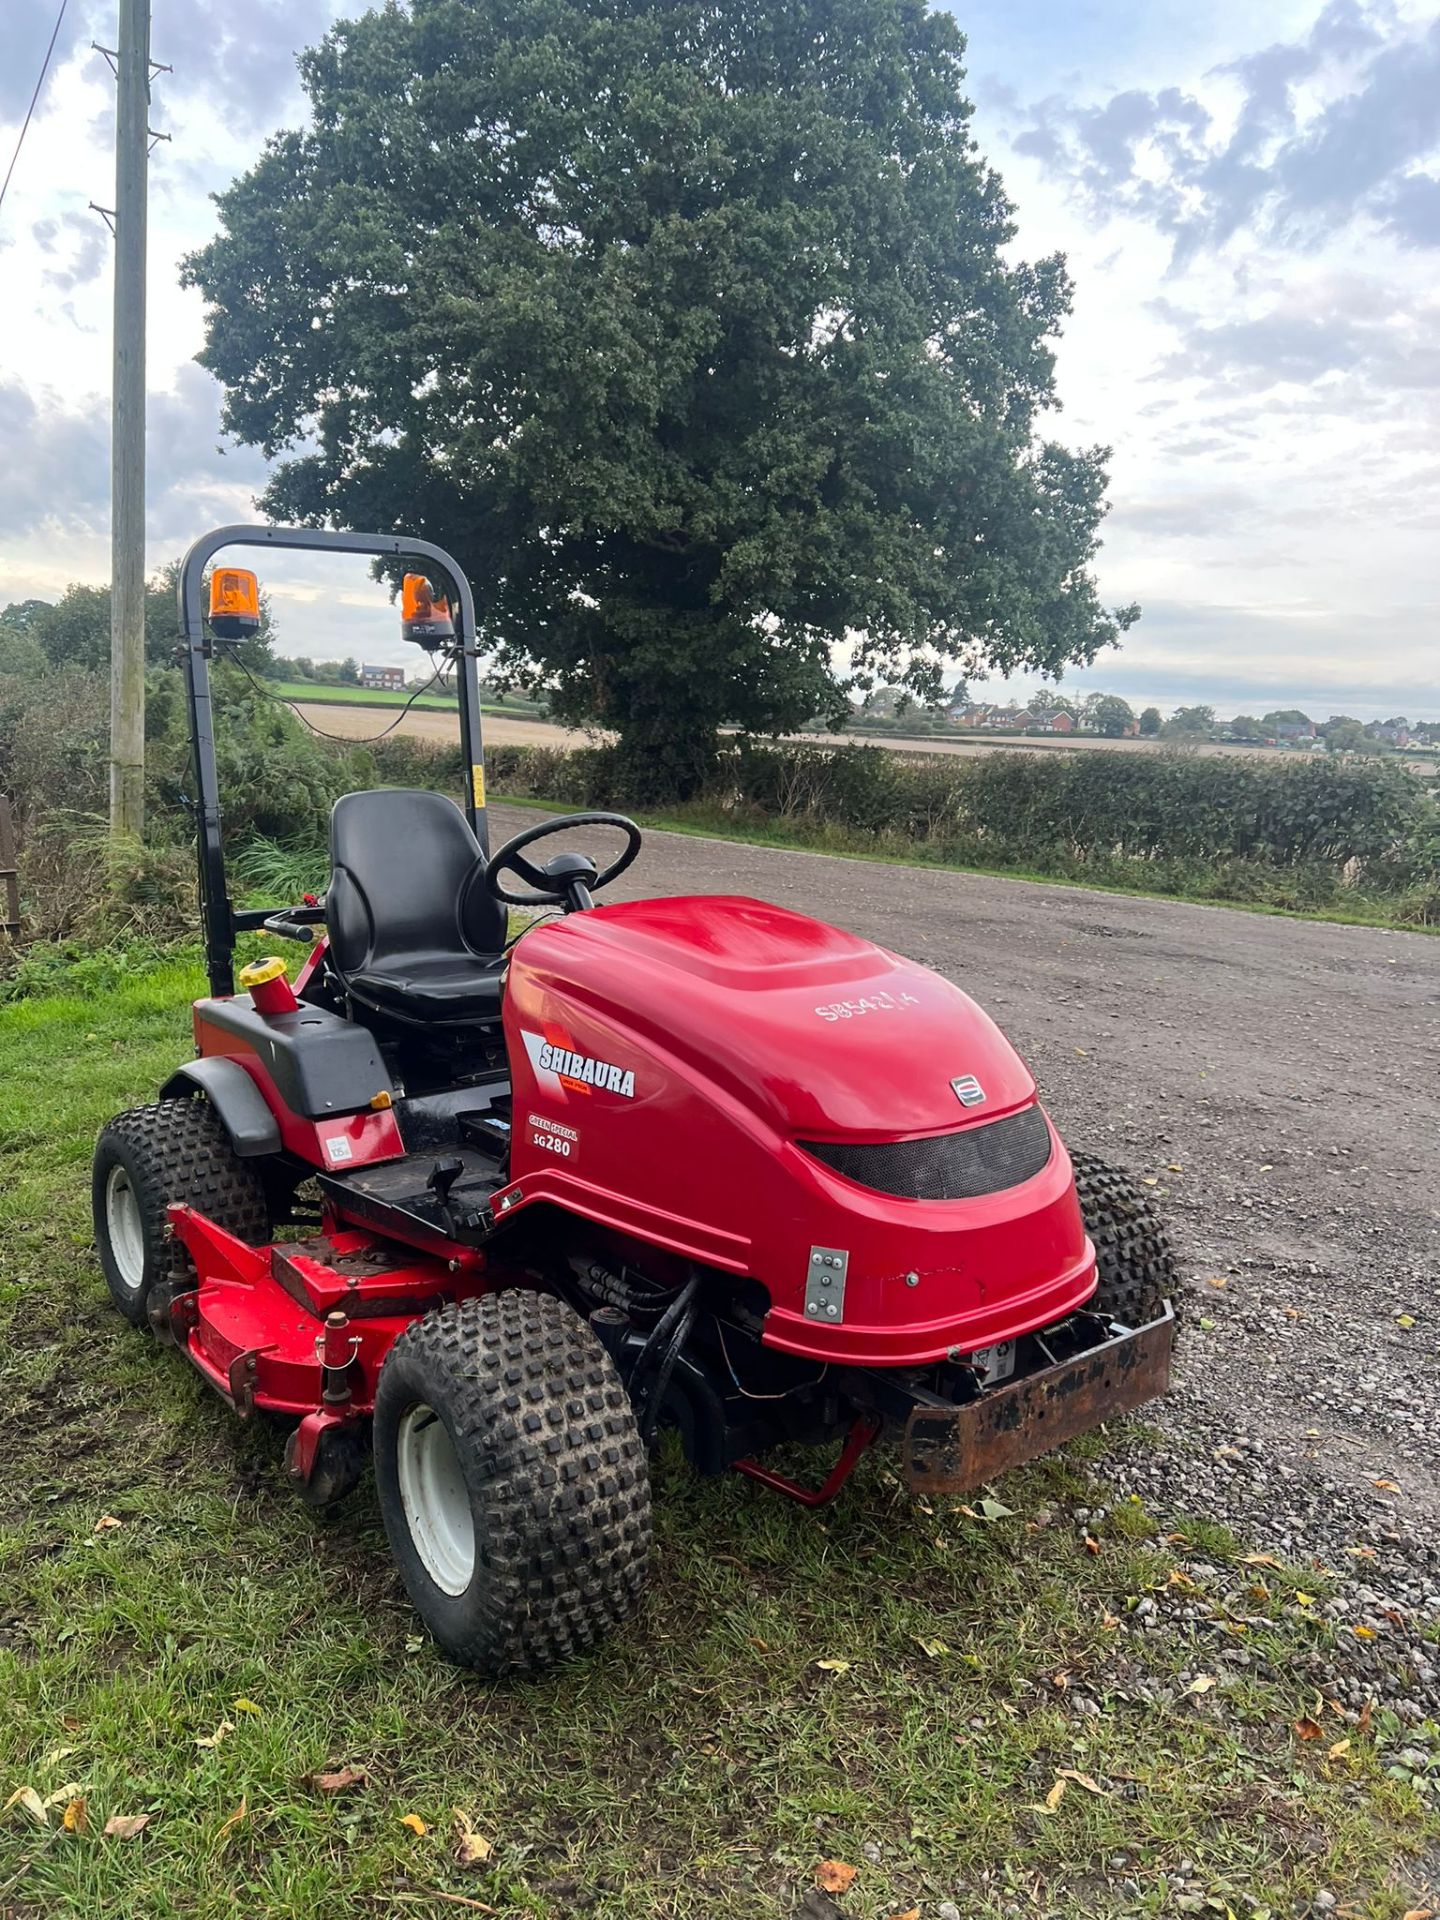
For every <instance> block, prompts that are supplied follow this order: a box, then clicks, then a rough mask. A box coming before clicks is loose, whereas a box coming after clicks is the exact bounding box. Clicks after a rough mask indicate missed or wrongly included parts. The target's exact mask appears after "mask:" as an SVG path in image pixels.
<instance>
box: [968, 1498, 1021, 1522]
mask: <svg viewBox="0 0 1440 1920" xmlns="http://www.w3.org/2000/svg"><path fill="white" fill-rule="evenodd" d="M976 1511H977V1512H978V1513H979V1515H980V1518H981V1519H982V1520H1008V1519H1010V1517H1011V1516H1012V1515H1013V1513H1014V1512H1015V1509H1014V1508H1013V1507H1007V1506H1006V1504H1005V1502H1004V1501H1003V1500H996V1499H993V1498H992V1497H991V1496H990V1495H989V1494H988V1493H987V1494H986V1496H985V1498H984V1499H983V1500H979V1501H977V1502H976Z"/></svg>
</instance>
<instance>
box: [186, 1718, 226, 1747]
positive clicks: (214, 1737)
mask: <svg viewBox="0 0 1440 1920" xmlns="http://www.w3.org/2000/svg"><path fill="white" fill-rule="evenodd" d="M234 1731H235V1722H234V1721H233V1720H222V1721H221V1722H220V1724H219V1726H218V1727H216V1729H215V1731H214V1732H213V1733H197V1734H196V1736H195V1744H196V1746H197V1747H206V1748H210V1749H212V1750H213V1749H214V1748H215V1747H218V1746H219V1744H220V1742H221V1741H222V1740H223V1739H224V1738H225V1736H226V1734H227V1733H233V1732H234Z"/></svg>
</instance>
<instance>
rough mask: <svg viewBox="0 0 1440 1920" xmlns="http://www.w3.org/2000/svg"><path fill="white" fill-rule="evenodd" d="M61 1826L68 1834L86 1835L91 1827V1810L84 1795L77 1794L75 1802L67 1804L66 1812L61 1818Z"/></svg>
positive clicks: (67, 1802) (68, 1801) (69, 1801)
mask: <svg viewBox="0 0 1440 1920" xmlns="http://www.w3.org/2000/svg"><path fill="white" fill-rule="evenodd" d="M60 1824H61V1826H62V1827H63V1828H64V1829H65V1831H66V1833H84V1832H85V1830H86V1828H87V1827H88V1826H89V1825H90V1814H89V1809H88V1808H87V1806H86V1804H85V1796H84V1794H83V1793H77V1794H76V1796H75V1798H74V1799H73V1800H67V1801H66V1802H65V1811H64V1813H62V1814H61V1816H60Z"/></svg>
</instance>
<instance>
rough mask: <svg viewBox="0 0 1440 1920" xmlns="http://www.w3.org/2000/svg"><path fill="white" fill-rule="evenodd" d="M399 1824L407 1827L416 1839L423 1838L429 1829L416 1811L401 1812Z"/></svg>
mask: <svg viewBox="0 0 1440 1920" xmlns="http://www.w3.org/2000/svg"><path fill="white" fill-rule="evenodd" d="M400 1824H401V1826H402V1827H408V1828H409V1829H410V1831H411V1833H413V1834H414V1835H415V1836H416V1838H417V1839H419V1838H423V1836H424V1835H425V1834H427V1833H428V1832H429V1831H430V1829H429V1827H427V1826H426V1824H425V1822H424V1821H423V1820H422V1819H421V1818H420V1816H419V1814H418V1813H402V1814H401V1816H400Z"/></svg>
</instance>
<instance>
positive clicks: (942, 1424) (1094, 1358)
mask: <svg viewBox="0 0 1440 1920" xmlns="http://www.w3.org/2000/svg"><path fill="white" fill-rule="evenodd" d="M1174 1340H1175V1316H1174V1314H1173V1313H1172V1312H1171V1309H1170V1306H1169V1304H1168V1302H1167V1304H1166V1306H1165V1310H1164V1312H1163V1313H1162V1314H1161V1315H1160V1317H1159V1319H1157V1320H1152V1321H1151V1322H1150V1323H1149V1325H1148V1326H1144V1327H1138V1328H1136V1329H1135V1330H1134V1331H1133V1332H1126V1333H1120V1334H1116V1335H1115V1337H1114V1338H1113V1339H1111V1340H1106V1341H1103V1342H1102V1343H1101V1344H1100V1345H1099V1346H1098V1347H1090V1348H1087V1349H1086V1351H1085V1352H1084V1353H1079V1354H1076V1355H1075V1356H1074V1358H1073V1359H1070V1360H1064V1361H1061V1362H1060V1363H1059V1364H1058V1365H1056V1366H1053V1367H1046V1368H1045V1369H1044V1371H1043V1372H1041V1373H1032V1374H1029V1375H1027V1376H1026V1377H1025V1378H1024V1379H1020V1380H1015V1381H1012V1382H1011V1383H1010V1384H1009V1385H1008V1386H1003V1387H991V1388H988V1389H987V1390H986V1391H985V1392H983V1393H981V1394H980V1395H979V1396H978V1397H977V1398H976V1399H974V1400H972V1401H970V1402H969V1403H968V1404H967V1405H965V1406H963V1407H956V1408H955V1409H954V1410H953V1411H950V1410H948V1409H940V1408H931V1407H916V1408H915V1409H914V1411H913V1412H912V1413H911V1415H910V1417H909V1419H908V1420H907V1421H906V1423H905V1439H904V1443H903V1449H902V1455H901V1470H902V1472H903V1474H904V1478H905V1484H906V1486H907V1487H909V1488H910V1490H911V1492H912V1493H968V1492H969V1491H970V1489H971V1488H972V1487H978V1486H982V1485H983V1484H984V1482H985V1481H987V1480H993V1479H994V1478H995V1477H996V1475H997V1474H1001V1473H1005V1472H1006V1471H1007V1470H1008V1469H1009V1468H1011V1467H1018V1466H1020V1465H1021V1464H1022V1462H1024V1461H1026V1460H1033V1459H1034V1458H1035V1456H1036V1455H1037V1454H1041V1453H1048V1452H1049V1451H1050V1449H1051V1448H1052V1447H1058V1446H1062V1445H1063V1444H1064V1443H1065V1441H1067V1440H1073V1439H1074V1438H1075V1437H1076V1435H1077V1434H1081V1433H1086V1432H1088V1431H1089V1430H1090V1428H1092V1427H1098V1426H1099V1425H1100V1423H1101V1422H1102V1421H1104V1420H1115V1419H1118V1418H1119V1417H1120V1415H1121V1414H1125V1413H1133V1412H1134V1410H1135V1409H1136V1407H1142V1406H1144V1404H1145V1402H1146V1401H1147V1400H1154V1399H1155V1398H1157V1396H1158V1395H1160V1394H1162V1393H1164V1391H1165V1389H1166V1388H1167V1387H1168V1386H1169V1384H1170V1353H1171V1348H1172V1347H1173V1345H1174Z"/></svg>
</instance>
